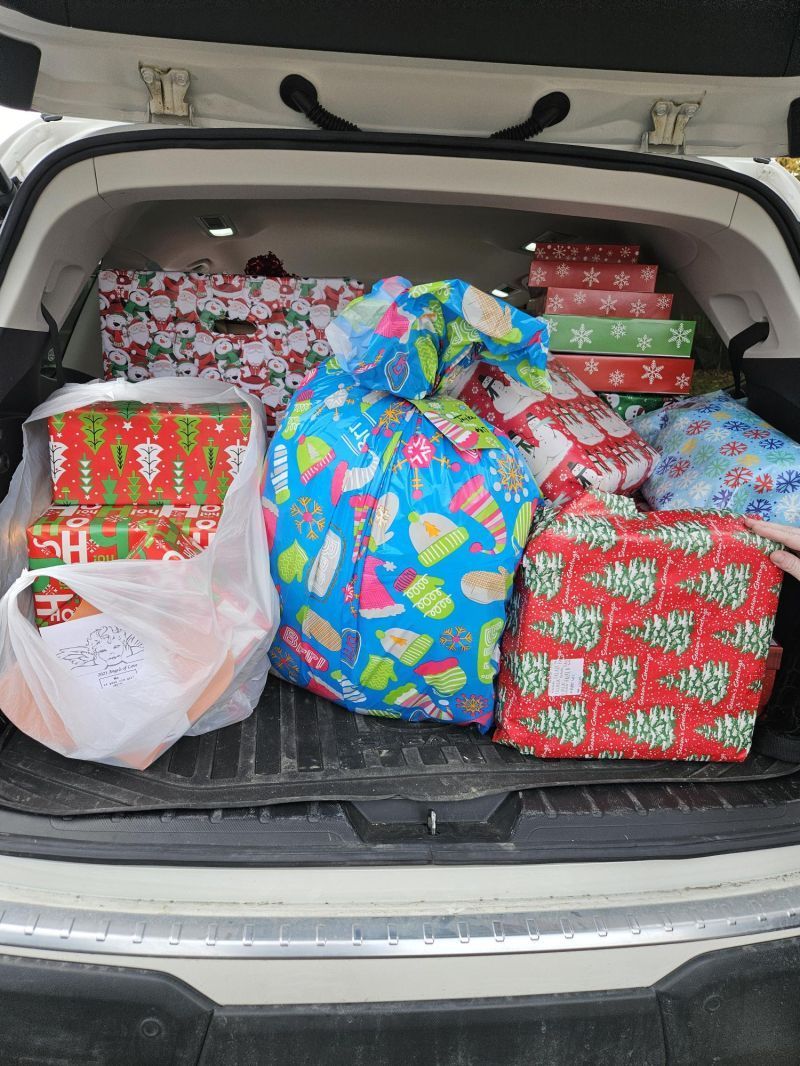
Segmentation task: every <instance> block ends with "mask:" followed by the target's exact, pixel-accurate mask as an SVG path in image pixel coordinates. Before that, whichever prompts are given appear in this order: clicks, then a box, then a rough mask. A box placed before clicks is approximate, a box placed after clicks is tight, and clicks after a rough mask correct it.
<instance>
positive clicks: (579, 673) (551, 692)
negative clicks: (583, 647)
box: [547, 659, 583, 696]
mask: <svg viewBox="0 0 800 1066" xmlns="http://www.w3.org/2000/svg"><path fill="white" fill-rule="evenodd" d="M582 688H583V659H553V660H552V661H551V662H550V681H549V683H548V686H547V695H548V696H580V694H581V689H582Z"/></svg>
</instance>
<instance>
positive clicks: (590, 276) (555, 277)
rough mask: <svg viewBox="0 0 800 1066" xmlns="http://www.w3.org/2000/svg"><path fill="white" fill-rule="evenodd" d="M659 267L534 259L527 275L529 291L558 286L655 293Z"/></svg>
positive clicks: (637, 264)
mask: <svg viewBox="0 0 800 1066" xmlns="http://www.w3.org/2000/svg"><path fill="white" fill-rule="evenodd" d="M657 276H658V267H657V266H654V265H652V264H649V263H645V264H642V263H566V262H560V263H558V262H545V261H541V260H538V259H534V261H533V262H532V263H531V271H530V274H529V275H528V284H529V285H530V287H531V288H532V289H542V288H546V287H548V286H550V285H557V286H559V287H562V288H565V289H603V290H615V291H617V292H654V291H655V287H656V277H657Z"/></svg>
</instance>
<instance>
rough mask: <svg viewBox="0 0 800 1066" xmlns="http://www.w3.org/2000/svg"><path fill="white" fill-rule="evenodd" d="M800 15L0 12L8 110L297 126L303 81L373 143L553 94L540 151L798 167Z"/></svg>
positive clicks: (565, 2) (717, 7)
mask: <svg viewBox="0 0 800 1066" xmlns="http://www.w3.org/2000/svg"><path fill="white" fill-rule="evenodd" d="M799 20H800V0H674V2H673V3H671V4H669V5H663V4H647V3H642V2H641V0H607V2H606V3H603V4H587V3H586V0H561V2H560V3H557V4H553V3H552V2H549V3H545V2H544V0H539V2H532V0H506V2H505V3H503V4H498V3H496V2H490V0H474V2H471V3H469V2H468V3H465V2H464V0H437V2H436V3H434V4H431V3H429V2H423V0H407V2H406V3H404V4H403V5H393V6H392V5H390V6H389V7H387V6H386V5H385V4H376V3H374V0H339V2H338V3H337V4H336V5H335V6H330V5H327V6H326V5H320V4H319V3H318V2H317V0H271V2H270V3H269V4H254V3H253V2H252V0H226V3H225V4H224V5H221V6H218V7H213V6H212V5H209V4H208V3H207V2H206V0H183V2H182V3H180V4H159V5H156V4H153V3H152V2H150V0H125V2H124V3H119V4H109V3H107V2H104V0H0V104H4V105H6V106H9V107H16V108H23V109H27V108H31V109H36V110H40V111H44V112H55V113H58V114H64V115H70V116H83V117H89V118H98V119H110V120H114V121H125V122H148V121H154V122H166V123H180V124H194V125H197V126H264V127H297V126H308V125H310V122H309V121H308V120H307V118H305V117H304V116H303V115H302V114H298V113H297V111H295V110H292V108H291V107H289V106H287V104H286V103H285V102H284V100H283V99H282V97H281V91H280V88H281V83H282V82H283V81H284V79H285V78H286V77H287V76H289V75H293V74H296V75H302V76H303V77H305V78H307V79H308V80H309V81H310V82H312V83H313V85H314V86H315V87H316V89H317V91H318V93H319V99H320V101H321V102H322V104H324V106H325V107H326V108H328V109H329V110H330V111H332V112H334V113H336V114H338V115H342V116H345V117H346V118H347V119H349V120H350V121H351V122H353V123H355V124H357V125H358V126H359V127H360V128H361V129H363V130H380V131H392V132H401V133H419V134H440V135H441V134H444V135H451V136H486V135H489V134H491V133H492V132H494V131H497V130H500V129H505V128H507V127H509V126H513V125H514V124H516V123H520V122H522V121H524V120H525V119H526V118H528V117H529V115H530V112H531V108H532V106H533V104H534V102H535V101H536V100H538V99H539V98H541V97H542V96H544V95H546V94H547V93H551V92H554V91H558V92H563V93H565V94H566V96H567V97H568V98H569V105H570V106H569V112H568V114H567V115H566V117H564V118H563V119H561V120H560V121H558V122H557V124H555V125H553V126H551V127H550V128H548V129H545V130H544V131H543V133H542V134H541V139H542V140H544V141H553V142H559V143H563V144H573V145H591V146H600V147H606V148H616V149H623V150H627V151H630V150H640V149H642V148H643V149H644V150H648V151H656V152H669V153H673V152H677V153H680V152H686V153H687V154H691V155H727V156H731V155H750V156H759V155H760V156H772V155H784V154H797V155H800V35H798V21H799Z"/></svg>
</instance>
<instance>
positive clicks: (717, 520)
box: [494, 492, 781, 762]
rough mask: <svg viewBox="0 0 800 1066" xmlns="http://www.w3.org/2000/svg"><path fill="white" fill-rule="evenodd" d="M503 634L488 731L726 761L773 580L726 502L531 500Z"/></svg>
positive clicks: (535, 750)
mask: <svg viewBox="0 0 800 1066" xmlns="http://www.w3.org/2000/svg"><path fill="white" fill-rule="evenodd" d="M539 515H540V517H539V520H538V522H537V523H536V524H535V528H534V533H533V534H532V536H531V539H530V541H529V543H528V547H527V549H526V552H525V556H524V558H523V564H522V567H521V569H520V571H519V572H518V574H517V581H516V586H515V590H514V597H513V599H512V603H511V608H510V612H509V624H508V626H507V628H506V633H505V636H504V640H503V648H502V656H501V670H500V678H499V686H498V711H497V716H498V721H499V726H498V729H497V731H496V732H495V735H494V739H495V740H496V741H498V742H499V743H503V744H509V745H511V746H512V747H516V748H518V749H519V750H520V751H523V752H525V753H527V754H531V755H537V756H539V757H543V758H628V759H698V760H711V761H715V762H738V761H740V760H742V759H744V758H745V757H746V755H747V752H748V750H749V748H750V742H751V739H752V733H753V726H754V723H755V719H756V712H757V710H758V706H759V702H760V693H761V690H762V688H763V685H764V678H765V673H766V660H767V656H768V653H769V649H770V640H771V637H772V627H773V622H774V618H775V610H776V608H777V602H778V592H779V590H780V580H781V572H780V571H779V570H778V568H777V567H776V566H775V564H774V563H773V562H771V560H770V559H769V557H768V554H767V553H768V552H769V551H771V550H773V549H774V544H773V543H772V542H771V541H767V540H764V538H762V537H757V536H755V535H754V534H753V533H752V532H751V531H749V530H748V529H747V527H746V526H745V524H744V522H743V521H742V519H741V518H739V517H738V516H735V515H732V514H729V513H727V512H722V511H716V512H715V511H665V512H661V513H655V512H651V513H647V514H642V513H640V512H638V511H637V510H636V508H635V505H634V504H633V503H632V501H630V500H628V499H625V498H623V497H620V496H607V495H604V494H602V493H597V492H588V493H585V494H584V495H583V496H582V497H580V498H578V499H576V500H573V501H571V502H570V503H568V504H567V505H566V506H565V507H563V508H562V509H560V510H557V509H555V508H546V509H545V510H543V511H540V512H539Z"/></svg>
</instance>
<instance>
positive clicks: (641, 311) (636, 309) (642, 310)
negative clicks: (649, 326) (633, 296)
mask: <svg viewBox="0 0 800 1066" xmlns="http://www.w3.org/2000/svg"><path fill="white" fill-rule="evenodd" d="M628 310H629V311H630V313H631V314H632V315H633V317H634V318H641V317H642V315H645V314H647V304H645V303H644V302H643V301H642V300H634V301H633V303H632V304H631V306H630V307H629V308H628Z"/></svg>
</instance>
